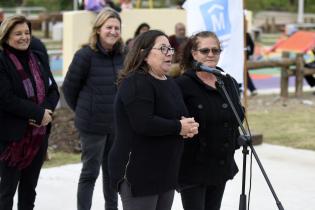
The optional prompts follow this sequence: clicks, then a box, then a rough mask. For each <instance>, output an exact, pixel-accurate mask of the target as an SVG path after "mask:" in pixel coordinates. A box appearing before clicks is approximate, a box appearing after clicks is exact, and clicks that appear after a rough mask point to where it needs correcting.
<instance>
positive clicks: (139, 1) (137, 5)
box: [136, 0, 142, 9]
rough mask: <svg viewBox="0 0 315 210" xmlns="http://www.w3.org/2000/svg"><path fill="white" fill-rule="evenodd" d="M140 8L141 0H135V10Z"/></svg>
mask: <svg viewBox="0 0 315 210" xmlns="http://www.w3.org/2000/svg"><path fill="white" fill-rule="evenodd" d="M141 6H142V0H137V1H136V8H137V9H139V8H141Z"/></svg>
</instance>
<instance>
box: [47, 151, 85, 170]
mask: <svg viewBox="0 0 315 210" xmlns="http://www.w3.org/2000/svg"><path fill="white" fill-rule="evenodd" d="M48 154H49V158H50V160H46V161H45V163H44V168H50V167H56V166H61V165H65V164H72V163H79V162H80V154H75V153H65V152H49V153H48Z"/></svg>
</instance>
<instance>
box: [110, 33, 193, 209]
mask: <svg viewBox="0 0 315 210" xmlns="http://www.w3.org/2000/svg"><path fill="white" fill-rule="evenodd" d="M173 54H174V49H173V48H171V47H170V43H169V41H168V38H167V36H166V35H165V34H164V33H163V32H161V31H156V30H152V31H148V32H145V33H143V34H141V35H139V36H138V37H137V38H136V39H135V42H134V46H133V48H131V49H130V51H129V52H128V54H127V57H126V59H125V62H124V69H123V70H122V72H121V74H120V77H119V80H118V83H119V89H118V93H117V96H116V99H115V102H114V109H115V111H114V119H115V120H114V121H115V128H116V133H117V136H116V138H115V141H114V145H113V148H112V150H111V152H110V158H109V166H110V170H109V171H110V177H111V182H112V184H113V187H115V188H116V189H117V190H118V191H119V193H120V196H121V200H122V205H123V209H124V210H135V209H136V210H170V209H171V206H172V202H173V196H174V189H175V188H176V185H177V178H178V170H179V161H180V158H181V152H182V147H183V137H184V138H188V137H193V136H194V135H195V134H196V133H197V132H198V123H196V122H195V121H194V119H193V118H185V116H186V117H187V109H186V107H185V104H184V101H183V98H182V95H181V92H180V89H179V88H178V86H177V85H176V83H175V82H174V81H173V80H172V79H171V78H169V77H167V76H166V74H167V72H168V71H169V70H170V68H171V60H172V55H173ZM187 141H189V140H187Z"/></svg>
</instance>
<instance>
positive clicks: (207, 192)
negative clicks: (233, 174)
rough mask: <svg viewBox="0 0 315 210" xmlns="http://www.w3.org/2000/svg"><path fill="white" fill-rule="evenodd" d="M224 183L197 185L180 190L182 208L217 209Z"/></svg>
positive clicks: (195, 209) (187, 209) (190, 209)
mask: <svg viewBox="0 0 315 210" xmlns="http://www.w3.org/2000/svg"><path fill="white" fill-rule="evenodd" d="M224 189H225V183H224V184H222V185H218V186H203V185H197V186H192V187H188V188H185V189H183V190H181V192H180V194H181V198H182V204H183V207H184V210H219V209H220V207H221V202H222V197H223V193H224Z"/></svg>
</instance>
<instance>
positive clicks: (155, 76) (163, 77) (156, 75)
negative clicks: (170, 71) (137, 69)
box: [149, 70, 167, 80]
mask: <svg viewBox="0 0 315 210" xmlns="http://www.w3.org/2000/svg"><path fill="white" fill-rule="evenodd" d="M149 74H151V75H152V76H153V77H154V78H156V79H159V80H167V77H166V76H165V75H164V74H162V75H161V76H160V75H158V74H156V73H155V72H154V71H152V70H150V71H149Z"/></svg>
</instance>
